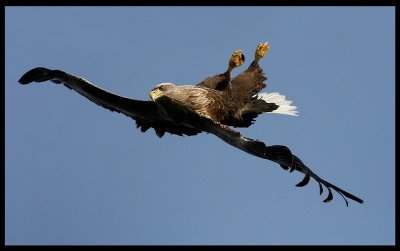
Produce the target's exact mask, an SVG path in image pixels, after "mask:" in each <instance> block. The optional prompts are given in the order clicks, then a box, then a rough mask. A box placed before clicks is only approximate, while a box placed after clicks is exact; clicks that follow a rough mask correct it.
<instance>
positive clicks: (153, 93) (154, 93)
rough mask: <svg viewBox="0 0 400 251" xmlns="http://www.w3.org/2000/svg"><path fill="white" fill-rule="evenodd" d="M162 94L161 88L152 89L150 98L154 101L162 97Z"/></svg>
mask: <svg viewBox="0 0 400 251" xmlns="http://www.w3.org/2000/svg"><path fill="white" fill-rule="evenodd" d="M161 96H162V93H161V91H160V90H152V91H151V92H150V98H151V99H152V100H153V101H156V99H158V98H159V97H161Z"/></svg>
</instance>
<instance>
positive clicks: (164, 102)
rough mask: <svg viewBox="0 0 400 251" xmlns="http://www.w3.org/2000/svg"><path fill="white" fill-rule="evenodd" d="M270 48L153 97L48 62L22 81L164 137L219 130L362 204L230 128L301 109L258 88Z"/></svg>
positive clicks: (167, 86) (282, 151) (160, 89)
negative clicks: (62, 91) (59, 90)
mask: <svg viewBox="0 0 400 251" xmlns="http://www.w3.org/2000/svg"><path fill="white" fill-rule="evenodd" d="M268 48H269V47H268V43H264V44H262V43H260V44H259V45H258V47H257V49H256V52H255V59H254V61H253V62H252V63H251V64H250V66H249V67H248V69H247V70H245V71H244V72H242V73H240V74H239V75H237V76H236V77H235V78H231V71H232V70H233V69H234V68H235V67H238V66H240V65H241V64H242V63H243V61H244V56H243V54H242V52H241V51H235V52H234V54H233V55H232V57H231V59H230V61H229V67H228V70H227V71H226V72H225V73H223V74H219V75H216V76H214V77H211V78H207V79H205V80H203V81H201V82H200V83H199V84H197V85H194V86H176V85H174V84H172V83H163V84H160V85H157V86H156V87H154V88H153V90H152V91H151V92H150V97H151V99H152V100H151V101H150V100H149V101H142V100H135V99H131V98H126V97H122V96H119V95H116V94H113V93H111V92H108V91H106V90H103V89H101V88H99V87H97V86H95V85H94V84H92V83H90V82H89V81H87V80H86V79H83V78H80V77H76V76H74V75H71V74H69V73H65V72H63V71H60V70H50V69H47V68H43V67H38V68H34V69H32V70H30V71H28V72H27V73H25V74H24V75H23V76H22V77H21V78H20V80H19V83H21V84H24V85H25V84H29V83H31V82H44V81H48V80H49V81H52V82H54V83H56V84H64V85H65V86H66V87H68V88H69V89H72V90H74V91H76V92H78V93H79V94H81V95H83V96H84V97H86V98H88V99H89V100H91V101H92V102H94V103H96V104H98V105H100V106H102V107H104V108H106V109H109V110H111V111H116V112H119V113H122V114H124V115H126V116H128V117H131V118H132V119H134V120H135V121H136V125H137V127H138V128H139V129H140V130H141V131H142V132H145V131H147V130H148V129H149V128H154V130H155V132H156V134H157V136H159V137H162V136H163V135H164V134H165V132H168V133H171V134H177V135H181V136H182V135H188V136H192V135H196V134H198V133H201V132H207V133H211V134H214V135H216V136H217V137H219V138H220V139H222V140H223V141H225V142H226V143H228V144H230V145H232V146H234V147H236V148H238V149H240V150H242V151H245V152H247V153H249V154H252V155H254V156H257V157H259V158H263V159H268V160H271V161H274V162H276V163H278V164H279V165H280V166H281V167H282V168H283V169H285V170H289V169H290V171H293V170H297V171H299V172H302V173H303V174H304V175H305V176H304V179H303V180H302V181H301V182H300V183H299V184H297V186H304V185H306V184H307V183H308V182H309V180H310V178H313V179H315V180H316V181H317V182H318V184H319V187H320V193H321V194H322V185H323V186H325V187H326V188H327V189H328V192H329V194H328V196H327V198H326V199H325V200H324V202H329V201H330V200H331V199H332V198H333V195H332V191H331V189H333V190H335V191H336V192H338V193H339V194H340V195H341V196H342V197H343V198H344V200H345V201H346V205H348V202H347V200H346V198H350V199H352V200H354V201H357V202H359V203H363V201H362V200H361V199H360V198H358V197H356V196H354V195H352V194H350V193H348V192H346V191H344V190H342V189H340V188H338V187H336V186H334V185H332V184H331V183H329V182H327V181H325V180H323V179H321V178H320V177H319V176H317V175H316V174H315V173H314V172H312V171H311V170H310V169H309V168H308V167H307V166H306V165H304V163H303V162H302V161H301V160H300V159H299V158H298V157H297V156H295V155H293V154H292V153H291V151H290V150H289V149H288V148H287V147H285V146H281V145H273V146H266V145H265V144H264V143H263V142H261V141H258V140H253V139H250V138H247V137H244V136H242V135H241V134H240V133H239V132H237V131H235V130H233V129H231V128H230V127H229V126H237V127H248V126H250V125H251V124H252V123H253V122H254V119H255V118H256V117H257V116H258V115H259V114H261V113H269V112H271V113H281V114H287V115H296V113H297V111H296V107H295V106H292V105H291V101H287V100H286V99H285V96H283V95H280V94H279V93H259V92H260V91H261V90H262V89H263V88H264V87H265V86H266V85H265V83H264V81H265V80H266V77H265V76H264V74H263V71H262V69H261V68H260V66H259V63H258V62H259V59H260V58H262V57H263V56H264V55H265V53H266V52H267V50H268Z"/></svg>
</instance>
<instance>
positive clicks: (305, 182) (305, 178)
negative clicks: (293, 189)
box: [296, 173, 310, 187]
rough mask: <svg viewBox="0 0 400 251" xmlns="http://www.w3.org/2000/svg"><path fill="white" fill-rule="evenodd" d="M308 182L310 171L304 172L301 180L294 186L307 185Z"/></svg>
mask: <svg viewBox="0 0 400 251" xmlns="http://www.w3.org/2000/svg"><path fill="white" fill-rule="evenodd" d="M308 182H310V173H306V175H304V178H303V180H302V181H300V183H298V184H297V185H296V186H297V187H303V186H305V185H307V184H308Z"/></svg>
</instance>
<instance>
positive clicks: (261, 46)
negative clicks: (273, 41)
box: [254, 42, 269, 63]
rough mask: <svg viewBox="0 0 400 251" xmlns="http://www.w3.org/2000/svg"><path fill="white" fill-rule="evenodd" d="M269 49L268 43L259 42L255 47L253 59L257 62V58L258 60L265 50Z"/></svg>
mask: <svg viewBox="0 0 400 251" xmlns="http://www.w3.org/2000/svg"><path fill="white" fill-rule="evenodd" d="M268 50H269V44H268V42H265V43H264V44H263V43H259V44H258V46H257V49H256V52H255V53H254V54H255V55H254V61H255V62H257V63H258V60H260V58H262V57H264V55H265V54H266V53H267V51H268Z"/></svg>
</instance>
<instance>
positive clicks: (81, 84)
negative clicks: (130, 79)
mask: <svg viewBox="0 0 400 251" xmlns="http://www.w3.org/2000/svg"><path fill="white" fill-rule="evenodd" d="M48 80H50V81H52V82H53V83H56V84H64V85H65V86H66V87H68V88H69V89H72V90H74V91H76V92H78V93H79V94H81V95H82V96H84V97H86V98H88V99H89V100H90V101H92V102H94V103H96V104H98V105H100V106H102V107H104V108H106V109H108V110H110V111H113V112H114V111H115V112H119V113H122V114H125V115H126V116H128V117H131V118H133V119H135V120H136V125H137V127H138V128H140V129H141V131H142V132H145V131H146V130H148V129H149V128H150V127H152V128H154V130H155V131H156V134H157V135H158V136H159V137H162V136H163V135H164V133H165V132H169V133H171V134H177V135H181V136H182V135H183V134H185V135H196V134H198V133H200V132H201V131H199V130H197V129H194V128H189V127H186V126H183V125H176V124H174V123H173V122H171V121H169V120H166V119H165V118H163V117H162V116H161V115H160V114H159V109H158V105H157V103H156V102H154V101H142V100H135V99H130V98H127V97H122V96H119V95H116V94H113V93H111V92H108V91H106V90H103V89H101V88H99V87H97V86H95V85H94V84H92V83H90V82H89V81H87V80H86V79H84V78H80V77H76V76H74V75H71V74H69V73H65V72H63V71H60V70H49V69H47V68H43V67H38V68H34V69H32V70H30V71H28V72H27V73H25V74H24V75H23V76H22V77H21V78H20V79H19V81H18V82H19V83H21V84H23V85H26V84H29V83H31V82H44V81H48Z"/></svg>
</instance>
